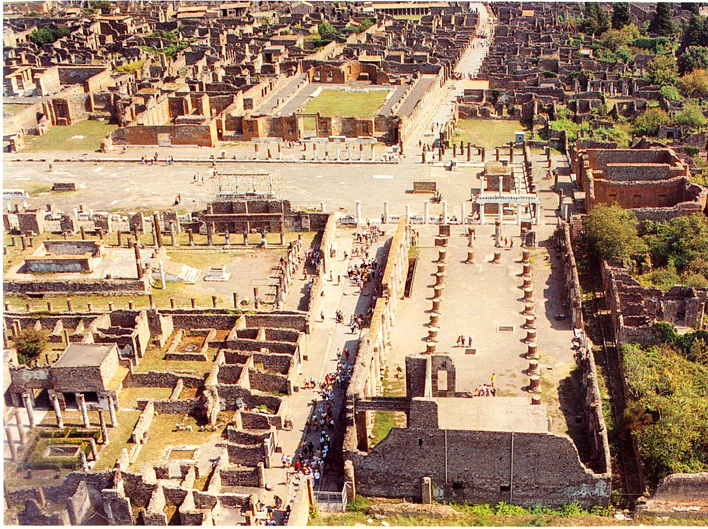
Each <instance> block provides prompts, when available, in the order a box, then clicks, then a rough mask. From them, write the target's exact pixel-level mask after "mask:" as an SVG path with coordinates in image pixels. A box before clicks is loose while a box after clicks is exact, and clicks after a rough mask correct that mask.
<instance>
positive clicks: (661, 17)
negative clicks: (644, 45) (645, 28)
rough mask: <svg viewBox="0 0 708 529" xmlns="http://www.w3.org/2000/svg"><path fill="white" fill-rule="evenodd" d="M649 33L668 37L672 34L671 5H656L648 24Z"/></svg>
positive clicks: (665, 3)
mask: <svg viewBox="0 0 708 529" xmlns="http://www.w3.org/2000/svg"><path fill="white" fill-rule="evenodd" d="M649 32H650V33H655V34H656V35H661V36H663V37H670V36H671V35H673V34H674V23H673V22H672V21H671V4H669V3H668V2H659V3H657V4H656V11H655V12H654V18H652V19H651V23H650V24H649Z"/></svg>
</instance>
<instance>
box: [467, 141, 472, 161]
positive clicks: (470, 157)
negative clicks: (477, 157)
mask: <svg viewBox="0 0 708 529" xmlns="http://www.w3.org/2000/svg"><path fill="white" fill-rule="evenodd" d="M467 161H468V162H471V161H472V144H471V143H468V144H467Z"/></svg>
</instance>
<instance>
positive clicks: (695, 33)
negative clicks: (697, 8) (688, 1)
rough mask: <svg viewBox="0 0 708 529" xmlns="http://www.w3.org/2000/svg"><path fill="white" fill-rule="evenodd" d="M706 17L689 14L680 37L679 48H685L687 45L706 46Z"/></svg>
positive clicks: (707, 41) (707, 25) (707, 21)
mask: <svg viewBox="0 0 708 529" xmlns="http://www.w3.org/2000/svg"><path fill="white" fill-rule="evenodd" d="M707 29H708V18H706V17H702V16H699V15H691V18H690V19H689V20H688V24H686V29H685V31H684V32H683V38H682V39H681V49H682V50H685V49H686V48H688V47H689V46H708V33H707V32H706V30H707Z"/></svg>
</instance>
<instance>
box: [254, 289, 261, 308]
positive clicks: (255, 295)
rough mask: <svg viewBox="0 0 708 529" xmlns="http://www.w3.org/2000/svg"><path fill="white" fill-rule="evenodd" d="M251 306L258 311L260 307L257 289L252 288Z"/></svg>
mask: <svg viewBox="0 0 708 529" xmlns="http://www.w3.org/2000/svg"><path fill="white" fill-rule="evenodd" d="M253 305H254V306H255V307H256V309H258V308H259V307H260V305H261V300H260V299H258V287H253Z"/></svg>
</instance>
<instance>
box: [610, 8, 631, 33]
mask: <svg viewBox="0 0 708 529" xmlns="http://www.w3.org/2000/svg"><path fill="white" fill-rule="evenodd" d="M630 22H632V16H631V15H630V14H629V2H617V3H616V4H614V7H613V9H612V27H613V28H614V29H622V28H623V27H625V26H627V25H629V23H630Z"/></svg>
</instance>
